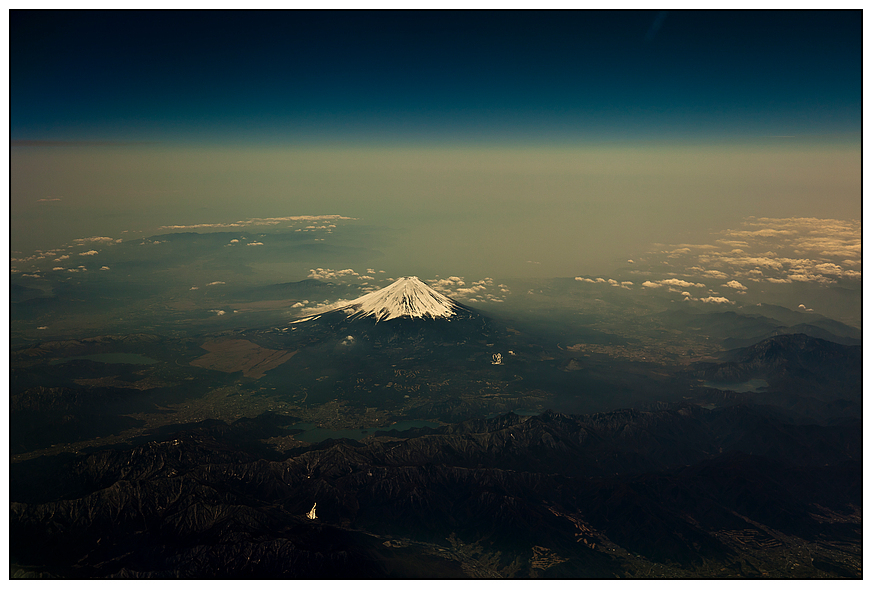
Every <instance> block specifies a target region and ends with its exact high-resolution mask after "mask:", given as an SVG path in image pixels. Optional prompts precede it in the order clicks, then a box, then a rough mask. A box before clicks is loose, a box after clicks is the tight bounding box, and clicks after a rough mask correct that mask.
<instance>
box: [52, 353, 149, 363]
mask: <svg viewBox="0 0 872 589" xmlns="http://www.w3.org/2000/svg"><path fill="white" fill-rule="evenodd" d="M73 360H90V361H92V362H103V363H104V364H156V363H158V362H160V360H155V359H153V358H148V357H146V356H141V355H140V354H91V355H90V356H73V357H71V358H55V359H54V360H52V361H51V362H49V364H66V363H67V362H72V361H73Z"/></svg>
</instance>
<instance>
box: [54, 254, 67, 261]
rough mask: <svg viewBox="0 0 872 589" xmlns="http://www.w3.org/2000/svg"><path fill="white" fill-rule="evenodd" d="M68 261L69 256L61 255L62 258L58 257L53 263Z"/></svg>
mask: <svg viewBox="0 0 872 589" xmlns="http://www.w3.org/2000/svg"><path fill="white" fill-rule="evenodd" d="M69 259H70V256H67V255H63V256H58V257H57V258H55V260H54V261H55V262H62V261H64V260H69Z"/></svg>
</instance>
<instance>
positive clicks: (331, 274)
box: [307, 268, 360, 280]
mask: <svg viewBox="0 0 872 589" xmlns="http://www.w3.org/2000/svg"><path fill="white" fill-rule="evenodd" d="M352 276H353V277H359V276H360V274H358V273H357V272H355V271H354V270H352V269H351V268H346V269H345V270H331V269H330V268H314V269H312V268H310V269H309V275H308V276H307V278H314V279H316V280H335V279H337V278H346V277H352Z"/></svg>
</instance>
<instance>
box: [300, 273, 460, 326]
mask: <svg viewBox="0 0 872 589" xmlns="http://www.w3.org/2000/svg"><path fill="white" fill-rule="evenodd" d="M340 313H341V314H344V315H345V317H346V318H347V319H348V320H357V319H363V318H365V317H371V318H374V319H375V321H376V323H378V322H380V321H390V320H392V319H425V320H426V319H432V320H448V321H450V320H453V319H464V318H471V317H473V316H475V315H476V313H475V312H474V311H473V310H472V309H470V308H469V307H466V306H465V305H463V304H461V303H458V302H457V301H455V300H454V299H452V298H451V297H448V296H445V295H444V294H442V293H440V292H437V291H436V290H434V289H433V288H431V287H430V286H428V285H427V284H426V283H425V282H423V281H421V280H420V279H419V278H418V277H417V276H407V277H405V278H400V279H399V280H397V281H396V282H394V283H393V284H391V285H390V286H387V287H385V288H382V289H381V290H377V291H375V292H371V293H368V294H365V295H363V296H362V297H359V298H357V299H354V300H353V301H351V302H349V303H345V304H343V305H341V306H339V307H335V308H333V309H330V311H328V312H325V313H318V314H315V315H310V316H308V317H304V318H302V319H298V320H296V321H293V322H292V323H301V322H303V321H312V320H315V319H319V318H320V317H322V316H324V315H327V314H334V315H336V314H340Z"/></svg>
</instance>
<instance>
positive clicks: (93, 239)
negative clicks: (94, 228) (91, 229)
mask: <svg viewBox="0 0 872 589" xmlns="http://www.w3.org/2000/svg"><path fill="white" fill-rule="evenodd" d="M73 241H74V242H76V243H77V244H79V245H85V244H86V243H105V244H107V245H108V244H111V243H121V240H120V239H114V238H112V237H82V238H80V239H74V240H73Z"/></svg>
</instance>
